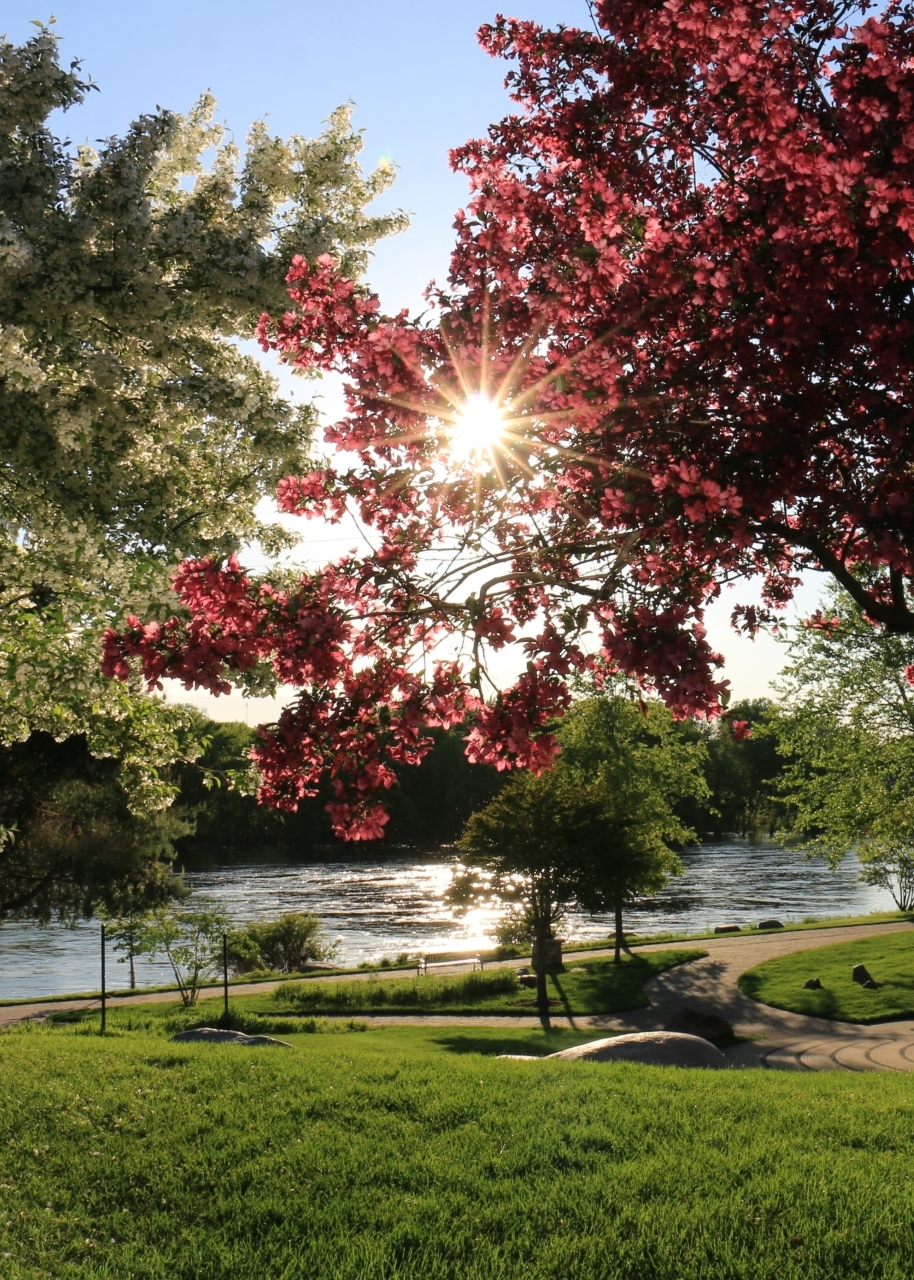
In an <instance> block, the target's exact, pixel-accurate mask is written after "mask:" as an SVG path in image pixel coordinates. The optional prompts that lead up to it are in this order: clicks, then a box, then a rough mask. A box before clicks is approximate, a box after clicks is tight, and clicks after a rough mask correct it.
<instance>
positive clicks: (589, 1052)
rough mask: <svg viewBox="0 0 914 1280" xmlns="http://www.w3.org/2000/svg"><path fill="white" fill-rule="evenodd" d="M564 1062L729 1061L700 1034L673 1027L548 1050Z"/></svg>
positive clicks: (691, 1063) (722, 1063) (697, 1064)
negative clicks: (570, 1047)
mask: <svg viewBox="0 0 914 1280" xmlns="http://www.w3.org/2000/svg"><path fill="white" fill-rule="evenodd" d="M549 1057H550V1058H557V1059H558V1060H559V1061H565V1062H579V1061H581V1062H641V1063H644V1064H645V1065H647V1066H652V1067H711V1068H720V1067H727V1066H729V1065H730V1064H729V1063H728V1062H727V1059H726V1058H725V1057H724V1055H723V1054H722V1053H721V1051H720V1049H716V1048H715V1047H714V1045H713V1044H709V1043H708V1041H707V1040H704V1039H702V1037H701V1036H685V1035H680V1034H678V1033H676V1032H674V1031H642V1032H639V1033H638V1034H637V1035H628V1036H611V1037H609V1038H608V1039H606V1040H591V1041H590V1043H589V1044H579V1045H577V1046H576V1047H575V1048H574V1049H563V1050H562V1052H561V1053H550V1054H549Z"/></svg>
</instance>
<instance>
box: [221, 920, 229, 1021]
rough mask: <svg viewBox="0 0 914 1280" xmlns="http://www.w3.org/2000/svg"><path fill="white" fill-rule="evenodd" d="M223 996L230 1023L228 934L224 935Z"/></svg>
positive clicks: (226, 1014) (226, 1015)
mask: <svg viewBox="0 0 914 1280" xmlns="http://www.w3.org/2000/svg"><path fill="white" fill-rule="evenodd" d="M222 994H223V1003H224V1005H225V1017H226V1021H228V934H227V933H224V934H223V935H222Z"/></svg>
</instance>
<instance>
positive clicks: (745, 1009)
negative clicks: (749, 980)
mask: <svg viewBox="0 0 914 1280" xmlns="http://www.w3.org/2000/svg"><path fill="white" fill-rule="evenodd" d="M912 928H914V925H910V924H871V925H852V926H846V927H843V928H842V927H839V928H835V929H811V930H800V931H798V932H796V933H766V934H760V935H755V936H751V935H750V936H746V935H744V936H742V937H739V936H736V935H728V936H726V937H721V938H714V939H712V940H710V941H706V942H702V943H700V944H698V945H700V946H701V947H702V948H704V949H706V950H707V951H708V955H707V956H706V957H705V958H704V959H703V960H695V961H693V962H692V963H691V964H686V965H681V966H680V967H679V968H677V969H671V970H669V971H668V972H667V973H662V974H660V975H659V976H658V977H656V978H653V979H652V980H651V981H650V982H649V983H648V984H647V986H646V988H645V991H646V993H647V995H648V996H649V998H650V1005H649V1006H648V1007H647V1008H645V1009H633V1010H632V1011H631V1012H630V1013H624V1014H621V1015H617V1016H614V1017H605V1018H589V1019H587V1023H588V1025H590V1026H593V1027H606V1028H612V1029H613V1030H623V1029H624V1030H626V1031H655V1030H659V1029H661V1028H663V1027H664V1026H665V1025H666V1024H667V1022H669V1020H670V1019H671V1018H672V1017H673V1015H674V1014H675V1013H677V1012H678V1011H679V1010H680V1009H683V1008H686V1007H687V1008H690V1009H697V1010H699V1011H700V1012H704V1013H719V1014H721V1015H722V1016H723V1017H725V1018H726V1019H727V1020H728V1022H729V1023H730V1024H731V1026H732V1027H733V1030H734V1032H735V1033H736V1035H737V1036H738V1037H741V1038H743V1037H744V1038H745V1042H744V1043H742V1044H738V1045H736V1046H734V1048H732V1049H729V1050H727V1057H728V1058H730V1060H731V1062H733V1064H734V1065H738V1066H745V1067H749V1066H752V1067H774V1068H778V1069H780V1070H786V1071H835V1070H837V1071H914V1019H912V1018H907V1019H904V1020H902V1021H900V1022H882V1023H878V1024H875V1025H872V1026H860V1025H859V1024H857V1025H855V1024H853V1023H849V1022H833V1021H831V1020H830V1019H828V1018H809V1017H806V1016H804V1015H803V1014H799V1013H787V1012H786V1011H785V1010H783V1009H773V1008H771V1006H770V1005H764V1004H758V1003H757V1002H756V1001H755V1000H750V999H749V998H748V996H744V995H743V993H742V992H741V991H740V989H739V987H738V986H737V985H736V984H737V979H738V978H739V975H740V974H741V973H745V971H746V970H747V969H752V968H754V967H755V966H756V965H757V964H761V963H762V962H763V961H765V960H772V959H774V957H775V956H783V955H788V954H789V953H790V952H793V951H811V950H814V949H815V948H817V947H826V946H831V945H832V944H833V943H836V942H853V941H854V940H855V939H858V938H859V939H863V938H869V937H872V936H873V935H874V934H877V933H896V932H899V931H900V930H907V929H912ZM658 949H659V948H658ZM813 968H814V965H810V970H812V969H813Z"/></svg>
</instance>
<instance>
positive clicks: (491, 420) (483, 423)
mask: <svg viewBox="0 0 914 1280" xmlns="http://www.w3.org/2000/svg"><path fill="white" fill-rule="evenodd" d="M504 435H505V420H504V416H503V414H502V411H501V409H499V407H498V405H497V404H495V403H494V402H493V401H492V400H490V399H489V398H488V397H487V396H484V395H481V394H480V393H478V392H477V393H475V394H473V395H471V396H468V397H467V400H466V403H465V404H464V405H463V407H462V408H461V409H459V410H458V412H457V413H456V415H455V417H454V419H453V422H452V423H451V427H450V430H449V440H450V451H451V453H452V454H453V455H454V457H455V458H456V459H457V460H458V461H459V462H469V463H472V464H473V465H476V466H478V465H479V464H480V463H482V462H487V461H491V459H492V456H493V454H494V451H495V449H496V447H497V446H498V444H499V443H500V442H501V441H502V440H503V438H504Z"/></svg>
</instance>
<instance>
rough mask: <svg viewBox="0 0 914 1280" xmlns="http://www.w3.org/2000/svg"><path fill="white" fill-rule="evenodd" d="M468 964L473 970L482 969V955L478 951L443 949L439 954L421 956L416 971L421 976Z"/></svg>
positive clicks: (463, 966)
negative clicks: (472, 952) (473, 952)
mask: <svg viewBox="0 0 914 1280" xmlns="http://www.w3.org/2000/svg"><path fill="white" fill-rule="evenodd" d="M467 965H469V966H470V969H471V971H474V972H475V970H476V969H480V970H481V969H482V958H481V956H479V954H478V953H477V954H470V953H469V952H466V951H462V952H461V951H443V952H441V953H440V954H438V955H431V956H420V957H419V960H418V962H417V964H416V972H417V975H418V976H419V977H420V978H421V977H422V976H423V974H425V975H427V974H429V973H432V972H437V970H439V969H459V968H465V967H466V966H467Z"/></svg>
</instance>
